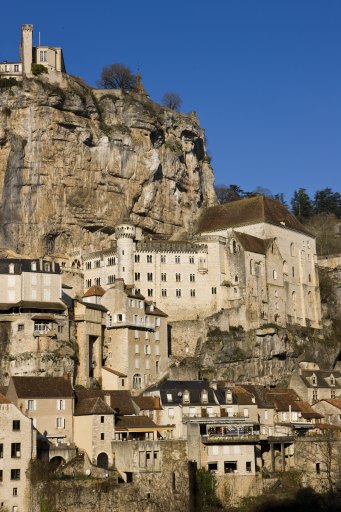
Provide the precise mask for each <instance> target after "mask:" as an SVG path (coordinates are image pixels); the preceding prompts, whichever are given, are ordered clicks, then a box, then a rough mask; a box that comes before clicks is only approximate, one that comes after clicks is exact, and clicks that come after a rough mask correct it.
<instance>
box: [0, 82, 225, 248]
mask: <svg viewBox="0 0 341 512" xmlns="http://www.w3.org/2000/svg"><path fill="white" fill-rule="evenodd" d="M0 188H1V198H2V199H1V205H0V209H1V210H0V211H1V238H0V245H1V246H3V247H8V248H11V249H13V250H15V251H17V252H19V253H21V254H31V255H37V256H38V255H41V254H46V253H52V252H55V253H56V252H65V251H68V250H70V249H74V248H75V247H78V246H81V245H82V246H84V245H86V244H91V243H92V242H95V241H98V240H99V239H101V237H104V236H107V234H108V233H111V232H112V231H113V226H114V225H115V223H116V222H117V221H118V219H119V218H120V216H121V213H122V210H123V209H125V208H127V209H128V211H129V212H130V213H131V218H132V219H133V220H134V222H136V224H137V225H138V226H140V227H142V228H144V229H145V230H147V231H149V232H151V233H155V234H162V235H166V236H168V235H172V234H174V233H175V232H181V231H182V230H184V229H189V230H190V228H191V223H192V220H193V218H194V216H195V214H196V213H197V212H198V210H199V209H200V208H201V207H202V206H207V205H212V204H214V202H215V201H216V198H215V193H214V189H213V173H212V169H211V167H210V165H209V159H208V157H207V155H206V149H205V142H204V131H203V130H202V129H201V128H200V127H199V124H198V119H197V117H196V115H195V114H190V115H183V114H180V113H178V112H175V111H173V110H170V109H167V108H163V107H160V106H159V105H157V104H156V103H154V102H152V101H151V100H150V99H149V98H148V97H147V96H146V95H145V94H137V93H135V92H127V91H122V90H110V91H105V90H91V89H90V88H88V87H86V86H84V85H82V84H81V83H79V82H78V81H76V80H74V79H72V78H70V77H66V78H64V79H63V81H62V83H60V84H59V85H58V86H56V85H53V84H50V83H49V82H48V81H47V79H46V78H41V79H40V78H39V79H26V80H24V82H23V84H22V85H18V86H14V87H11V88H5V89H0Z"/></svg>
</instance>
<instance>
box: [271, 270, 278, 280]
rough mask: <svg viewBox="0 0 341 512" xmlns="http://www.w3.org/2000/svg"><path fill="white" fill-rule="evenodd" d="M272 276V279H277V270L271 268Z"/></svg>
mask: <svg viewBox="0 0 341 512" xmlns="http://www.w3.org/2000/svg"><path fill="white" fill-rule="evenodd" d="M272 277H273V278H274V279H277V270H273V271H272Z"/></svg>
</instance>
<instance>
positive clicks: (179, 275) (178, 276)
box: [175, 274, 181, 283]
mask: <svg viewBox="0 0 341 512" xmlns="http://www.w3.org/2000/svg"><path fill="white" fill-rule="evenodd" d="M175 281H176V282H177V283H179V282H180V281H181V274H175Z"/></svg>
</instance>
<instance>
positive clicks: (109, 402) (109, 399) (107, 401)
mask: <svg viewBox="0 0 341 512" xmlns="http://www.w3.org/2000/svg"><path fill="white" fill-rule="evenodd" d="M103 400H104V402H105V403H106V404H107V405H109V407H111V396H110V395H104V396H103Z"/></svg>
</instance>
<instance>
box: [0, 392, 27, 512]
mask: <svg viewBox="0 0 341 512" xmlns="http://www.w3.org/2000/svg"><path fill="white" fill-rule="evenodd" d="M35 457H36V431H35V428H34V427H33V424H32V421H31V419H30V418H29V417H27V416H26V415H25V414H23V412H21V411H20V409H19V408H18V407H17V406H16V405H14V404H13V403H12V402H11V401H10V400H9V399H8V398H6V397H5V396H3V395H1V394H0V509H2V510H9V511H11V512H23V511H25V510H28V507H27V504H28V498H29V490H30V482H29V480H28V479H27V478H26V472H27V470H28V469H29V463H30V461H31V460H32V459H34V458H35Z"/></svg>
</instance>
